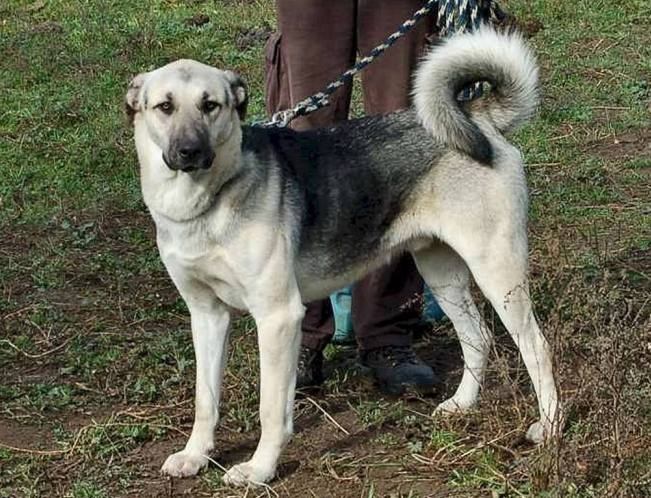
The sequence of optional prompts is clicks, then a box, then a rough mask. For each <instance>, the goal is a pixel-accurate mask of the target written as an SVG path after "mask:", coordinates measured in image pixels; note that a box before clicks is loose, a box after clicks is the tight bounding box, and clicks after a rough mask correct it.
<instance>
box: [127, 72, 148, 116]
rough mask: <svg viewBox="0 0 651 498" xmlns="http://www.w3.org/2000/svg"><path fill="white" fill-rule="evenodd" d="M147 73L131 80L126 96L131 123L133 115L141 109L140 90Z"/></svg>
mask: <svg viewBox="0 0 651 498" xmlns="http://www.w3.org/2000/svg"><path fill="white" fill-rule="evenodd" d="M146 76H147V73H140V74H139V75H138V76H136V77H135V78H133V79H132V80H131V83H129V88H128V89H127V96H126V101H125V103H126V111H127V117H128V118H129V123H130V124H133V117H134V116H135V115H136V113H137V112H139V111H140V90H142V85H143V84H144V82H145V78H146Z"/></svg>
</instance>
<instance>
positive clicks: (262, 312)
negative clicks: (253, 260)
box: [224, 284, 304, 486]
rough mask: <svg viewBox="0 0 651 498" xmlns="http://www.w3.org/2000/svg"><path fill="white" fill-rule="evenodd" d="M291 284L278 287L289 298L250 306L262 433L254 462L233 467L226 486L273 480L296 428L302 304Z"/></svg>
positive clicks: (274, 298)
mask: <svg viewBox="0 0 651 498" xmlns="http://www.w3.org/2000/svg"><path fill="white" fill-rule="evenodd" d="M291 287H292V289H288V291H289V292H288V294H285V291H283V290H280V294H281V296H285V295H286V296H287V297H286V298H285V297H282V298H280V299H279V298H278V296H274V297H273V298H272V297H271V296H269V297H268V299H266V302H264V303H260V304H258V305H256V306H252V307H251V308H250V311H251V314H252V315H253V317H254V318H255V322H256V326H257V328H258V346H259V349H260V425H261V428H262V433H261V435H260V441H259V442H258V447H257V448H256V450H255V453H254V454H253V457H251V460H249V461H248V462H244V463H241V464H238V465H235V466H234V467H232V468H231V469H230V470H229V471H228V472H227V473H226V475H224V481H225V482H226V483H228V484H234V485H237V486H246V485H248V484H261V483H265V482H267V481H269V480H271V479H272V478H273V477H274V475H275V473H276V466H277V465H278V459H279V457H280V454H281V452H282V450H283V448H284V447H285V445H286V444H287V443H288V442H289V439H290V437H291V435H292V432H293V412H294V390H295V387H296V369H297V364H298V351H299V346H300V338H301V333H300V326H301V321H302V319H303V314H304V308H303V304H302V303H301V298H300V295H299V293H298V289H297V288H296V284H293V285H292V286H291ZM276 289H278V288H277V287H276ZM261 292H262V291H261ZM262 300H264V299H262Z"/></svg>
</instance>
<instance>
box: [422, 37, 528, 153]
mask: <svg viewBox="0 0 651 498" xmlns="http://www.w3.org/2000/svg"><path fill="white" fill-rule="evenodd" d="M477 81H487V82H488V83H490V85H491V95H490V96H489V97H488V98H482V99H480V100H478V101H470V102H461V101H459V100H458V98H457V96H458V95H459V92H461V90H462V89H463V88H464V87H466V86H468V85H470V84H472V83H474V82H477ZM414 105H415V107H416V112H417V114H418V117H419V119H420V120H421V122H422V124H423V126H424V127H425V128H426V129H428V130H429V131H430V132H432V133H433V135H434V137H435V138H437V139H439V140H441V141H442V142H443V143H446V144H448V145H449V146H450V147H453V148H455V149H457V150H459V151H461V152H464V153H466V154H468V155H470V156H471V157H472V158H474V159H476V160H478V161H481V162H484V163H490V162H491V160H492V147H491V145H490V142H489V141H488V139H487V138H486V136H485V135H484V133H483V132H482V131H481V129H480V127H479V126H478V125H477V121H476V120H477V119H478V118H479V119H482V121H484V120H486V121H489V122H490V123H492V125H493V126H494V127H495V128H496V129H497V130H499V131H500V132H501V133H505V132H508V131H510V130H513V129H515V128H516V127H517V126H519V125H520V124H522V123H524V122H525V121H526V120H527V119H528V118H529V117H530V116H531V114H533V112H534V111H535V109H536V107H537V105H538V67H537V65H536V60H535V57H534V55H533V53H532V52H531V50H530V49H529V47H527V45H526V44H525V42H524V40H523V39H522V37H521V36H520V35H519V34H515V33H511V34H506V33H498V32H497V31H495V30H494V29H493V28H490V27H488V26H482V27H481V28H480V29H479V30H477V31H475V32H473V33H468V34H461V35H456V36H454V37H452V38H449V39H448V40H446V41H443V42H442V43H441V44H439V45H437V46H435V47H434V48H433V49H432V50H431V51H430V52H429V53H428V54H427V55H426V56H425V58H424V60H423V61H422V63H421V64H420V67H419V68H418V70H417V71H416V74H415V80H414Z"/></svg>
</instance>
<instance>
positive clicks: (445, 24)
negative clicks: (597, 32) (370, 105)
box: [255, 0, 506, 128]
mask: <svg viewBox="0 0 651 498" xmlns="http://www.w3.org/2000/svg"><path fill="white" fill-rule="evenodd" d="M437 4H438V7H439V8H438V19H437V24H438V28H439V34H440V36H442V37H443V36H450V35H452V34H455V33H459V32H464V31H474V30H475V29H477V28H479V26H480V24H481V23H482V21H488V20H496V21H498V22H501V21H503V20H504V18H505V17H506V15H505V14H504V12H503V11H502V10H501V9H500V8H499V6H498V5H497V3H496V2H495V0H428V2H427V3H426V4H425V5H424V6H423V7H422V8H421V9H419V10H417V11H416V12H414V14H413V15H412V16H411V17H410V18H409V19H407V20H406V21H405V22H404V23H402V24H401V25H400V26H399V27H398V30H397V31H395V32H394V33H391V34H390V35H389V36H388V37H387V38H386V39H385V40H384V41H383V42H382V43H381V44H380V45H378V46H377V47H375V48H374V49H373V50H371V51H370V53H369V54H368V55H367V56H366V57H364V58H362V59H360V60H359V61H358V62H357V63H356V64H355V65H354V66H353V67H351V68H350V69H348V70H347V71H346V72H344V73H343V74H342V75H341V76H340V77H339V78H338V79H336V80H335V81H333V82H332V83H330V84H328V86H326V87H325V89H324V90H323V91H321V92H318V93H316V94H314V95H312V96H310V97H308V98H306V99H305V100H302V101H300V102H299V103H298V104H296V105H295V106H294V107H292V108H291V109H285V110H282V111H278V112H276V113H275V114H274V115H273V116H272V117H271V120H269V121H267V122H263V123H255V126H261V127H265V128H268V127H274V126H276V127H281V128H282V127H285V126H287V125H288V124H289V123H290V122H291V121H292V120H293V119H295V118H297V117H299V116H305V115H307V114H310V113H312V112H314V111H316V110H317V109H321V108H322V107H326V106H327V105H329V104H330V102H329V101H328V97H329V96H330V95H332V94H333V93H334V92H335V91H336V90H337V89H338V88H340V87H342V86H344V85H345V84H346V83H348V82H349V81H351V80H352V79H353V77H354V76H355V75H356V74H357V73H359V72H360V71H362V70H363V69H364V68H365V67H366V66H368V65H369V64H370V63H371V62H373V61H374V60H375V59H377V58H378V57H379V56H380V55H382V54H383V53H384V52H385V51H386V50H387V49H388V48H389V47H390V46H391V45H393V44H394V43H395V42H396V41H398V40H399V39H400V38H402V37H403V36H405V35H406V34H407V33H408V32H409V31H410V30H411V29H412V28H413V27H414V26H415V25H416V24H417V23H418V21H420V19H422V18H423V17H424V16H426V15H427V14H428V13H429V12H431V11H432V10H433V9H434V7H435V5H437ZM481 91H482V87H481V83H477V84H475V86H474V87H472V88H468V89H466V90H464V93H463V96H462V98H464V99H471V98H474V97H477V96H479V95H481Z"/></svg>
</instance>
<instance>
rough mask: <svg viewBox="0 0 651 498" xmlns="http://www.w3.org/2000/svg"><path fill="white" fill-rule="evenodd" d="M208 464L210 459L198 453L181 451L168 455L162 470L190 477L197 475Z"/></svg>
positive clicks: (165, 472) (174, 475) (164, 472)
mask: <svg viewBox="0 0 651 498" xmlns="http://www.w3.org/2000/svg"><path fill="white" fill-rule="evenodd" d="M206 465H208V459H207V458H206V457H205V456H203V455H200V454H197V453H190V452H187V451H179V452H178V453H174V454H173V455H170V456H168V457H167V460H165V463H164V464H163V467H162V468H161V469H160V471H161V472H162V473H163V474H167V475H168V476H173V477H188V476H194V475H196V474H197V473H198V472H199V471H200V470H201V469H202V468H204V467H205V466H206Z"/></svg>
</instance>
